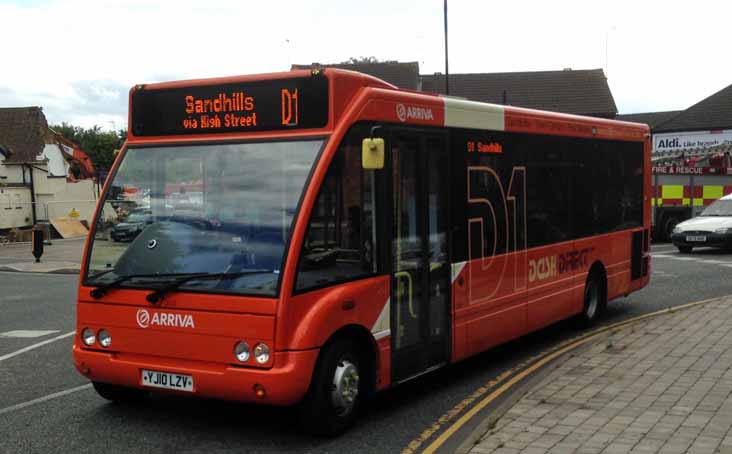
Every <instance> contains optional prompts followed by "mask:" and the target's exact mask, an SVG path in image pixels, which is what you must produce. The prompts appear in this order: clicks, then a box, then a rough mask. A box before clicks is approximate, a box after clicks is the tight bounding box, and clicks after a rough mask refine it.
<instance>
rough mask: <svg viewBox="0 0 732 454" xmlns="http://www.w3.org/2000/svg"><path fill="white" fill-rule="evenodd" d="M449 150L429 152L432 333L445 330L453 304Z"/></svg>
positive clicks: (436, 143) (431, 145)
mask: <svg viewBox="0 0 732 454" xmlns="http://www.w3.org/2000/svg"><path fill="white" fill-rule="evenodd" d="M441 147H444V142H443V141H442V140H434V139H428V140H427V149H429V150H433V149H434V150H439V149H440V148H441ZM447 156H448V155H447V154H446V153H428V154H427V159H428V162H427V182H426V183H427V197H428V209H427V220H428V225H427V232H428V233H427V240H428V242H429V258H430V265H429V276H430V279H429V284H428V288H429V299H430V302H429V308H430V309H429V311H430V316H429V334H430V336H440V335H443V334H445V329H446V327H445V325H446V323H447V316H446V313H445V308H446V307H447V306H448V305H449V300H448V298H449V291H450V289H449V282H450V281H449V277H448V276H447V275H446V274H447V273H449V270H448V269H447V267H448V263H449V260H448V257H447V254H448V250H447V230H448V229H447V219H448V216H447V194H448V188H447V184H446V183H447V182H446V181H445V178H444V175H445V172H446V169H447V167H448V159H447Z"/></svg>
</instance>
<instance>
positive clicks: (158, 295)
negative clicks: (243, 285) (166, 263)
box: [145, 269, 276, 304]
mask: <svg viewBox="0 0 732 454" xmlns="http://www.w3.org/2000/svg"><path fill="white" fill-rule="evenodd" d="M269 273H276V271H275V270H267V269H261V270H244V271H237V272H235V273H203V274H197V275H190V276H184V277H181V278H179V279H175V280H174V281H173V282H171V283H170V284H167V285H164V286H163V287H161V288H159V289H157V290H155V291H154V292H152V293H148V295H147V296H146V297H145V299H146V300H147V301H148V302H150V303H152V304H157V303H158V302H159V301H160V300H161V299H162V298H163V295H165V294H166V293H168V292H172V291H173V290H176V289H177V288H178V287H180V286H181V285H183V284H185V283H187V282H190V281H207V280H212V279H220V280H225V279H236V278H237V277H241V276H246V275H249V274H269Z"/></svg>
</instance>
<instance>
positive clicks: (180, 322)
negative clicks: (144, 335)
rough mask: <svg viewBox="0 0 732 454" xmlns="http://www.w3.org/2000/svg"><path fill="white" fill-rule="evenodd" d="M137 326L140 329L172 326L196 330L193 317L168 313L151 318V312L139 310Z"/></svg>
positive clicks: (156, 313) (157, 313) (158, 313)
mask: <svg viewBox="0 0 732 454" xmlns="http://www.w3.org/2000/svg"><path fill="white" fill-rule="evenodd" d="M137 324H138V325H140V328H147V327H148V326H170V327H173V328H195V327H196V325H195V324H194V323H193V316H192V315H183V314H169V313H167V312H154V313H153V315H152V318H150V312H148V311H147V310H146V309H138V311H137Z"/></svg>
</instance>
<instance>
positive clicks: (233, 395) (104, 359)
mask: <svg viewBox="0 0 732 454" xmlns="http://www.w3.org/2000/svg"><path fill="white" fill-rule="evenodd" d="M318 352H319V350H317V349H314V350H304V351H297V352H275V354H274V355H275V356H274V366H273V367H272V368H269V369H257V368H254V367H237V366H234V365H230V364H215V363H205V362H199V361H184V360H180V359H173V358H170V359H168V358H161V357H154V356H146V355H138V354H129V353H114V352H104V351H98V350H87V349H84V348H80V347H79V346H78V345H74V349H73V353H74V365H75V366H76V369H77V370H78V371H79V372H80V373H81V374H82V375H84V376H85V377H87V378H89V379H90V380H93V381H98V382H103V383H111V384H115V385H122V386H130V387H135V388H140V389H146V390H150V391H162V392H168V391H167V390H164V389H158V388H152V387H147V386H143V385H142V371H143V370H148V371H158V372H168V373H173V374H182V375H188V376H191V377H193V383H194V385H193V391H192V392H187V391H169V392H172V393H176V394H191V395H194V396H199V397H209V398H214V399H224V400H236V401H242V402H252V403H260V404H266V405H292V404H295V403H297V402H298V401H300V400H301V399H302V398H303V397H304V396H305V393H306V392H307V390H308V387H309V386H310V377H311V376H312V374H313V369H314V367H315V361H316V360H317V358H318ZM258 389H259V390H260V394H261V389H264V395H263V396H258V395H257V390H258Z"/></svg>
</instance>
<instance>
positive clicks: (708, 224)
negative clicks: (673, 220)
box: [671, 194, 732, 253]
mask: <svg viewBox="0 0 732 454" xmlns="http://www.w3.org/2000/svg"><path fill="white" fill-rule="evenodd" d="M671 241H672V242H673V243H674V246H676V247H677V248H679V251H680V252H682V253H689V252H691V250H692V249H693V248H695V247H699V246H709V247H717V248H724V249H732V194H729V195H726V196H724V197H722V198H721V199H718V200H715V201H714V202H712V204H711V205H709V206H708V207H706V208H705V209H704V211H702V212H701V214H699V215H698V216H697V217H695V218H691V219H689V220H686V221H684V222H681V223H679V224H677V225H676V227H675V228H674V230H673V232H672V233H671Z"/></svg>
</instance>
